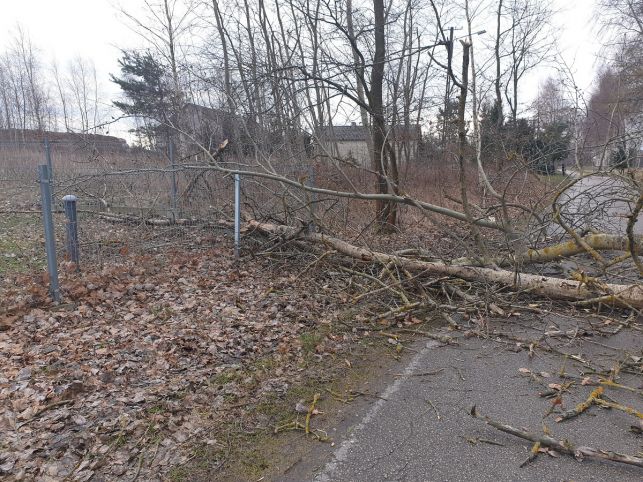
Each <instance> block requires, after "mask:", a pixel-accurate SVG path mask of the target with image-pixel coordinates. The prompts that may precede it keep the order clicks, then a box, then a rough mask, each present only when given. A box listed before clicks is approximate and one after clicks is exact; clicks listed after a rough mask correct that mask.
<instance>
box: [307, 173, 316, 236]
mask: <svg viewBox="0 0 643 482" xmlns="http://www.w3.org/2000/svg"><path fill="white" fill-rule="evenodd" d="M308 187H312V188H314V187H315V166H314V165H313V164H309V165H308ZM316 204H317V193H316V192H314V191H311V192H310V222H309V223H308V232H309V233H314V232H315V205H316Z"/></svg>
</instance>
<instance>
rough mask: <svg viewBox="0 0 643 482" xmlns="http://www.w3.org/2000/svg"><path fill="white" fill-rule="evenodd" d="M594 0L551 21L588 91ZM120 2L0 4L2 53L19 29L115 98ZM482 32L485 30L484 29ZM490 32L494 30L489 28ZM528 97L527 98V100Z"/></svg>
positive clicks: (536, 76) (124, 32) (126, 34)
mask: <svg viewBox="0 0 643 482" xmlns="http://www.w3.org/2000/svg"><path fill="white" fill-rule="evenodd" d="M594 2H595V0H555V4H556V5H557V8H558V10H559V13H558V14H557V15H556V17H555V19H554V22H555V24H556V25H557V28H558V29H559V32H560V38H559V45H558V47H559V50H560V51H561V52H562V53H563V55H564V56H565V59H566V61H567V62H568V63H569V64H573V66H574V70H575V75H576V81H577V83H578V85H579V86H580V87H581V88H583V89H588V88H589V87H590V85H591V83H592V80H593V78H594V72H595V70H596V68H597V66H598V64H597V62H596V54H597V53H598V51H599V47H600V45H601V42H600V39H599V38H598V36H597V33H596V28H595V27H594V23H593V16H594ZM119 3H122V4H123V5H126V6H127V8H128V9H136V8H137V6H138V5H140V4H141V3H142V2H141V0H126V1H125V0H120V2H119V1H118V0H57V1H52V0H2V11H1V14H0V51H2V50H4V47H5V46H6V45H7V43H8V42H9V40H10V38H11V36H12V35H13V33H14V32H15V29H16V26H17V25H18V24H20V25H21V26H22V27H23V28H24V29H25V30H26V31H27V32H28V34H29V35H30V36H31V38H32V40H33V43H34V44H35V45H36V46H37V47H38V48H39V49H40V50H41V51H42V52H43V53H44V59H45V60H53V59H54V58H55V59H57V60H58V61H59V62H61V63H63V64H64V63H66V62H67V61H69V60H70V59H72V58H73V57H75V56H78V55H81V56H83V57H88V58H91V59H93V60H94V62H95V64H96V68H97V70H98V74H99V82H100V83H101V85H102V87H103V89H105V91H106V92H107V93H110V94H112V93H114V94H115V93H116V91H115V87H114V86H113V85H111V83H110V82H109V77H108V74H109V73H115V72H117V71H118V65H117V58H118V56H119V48H122V47H129V46H137V45H139V44H140V39H139V38H138V37H137V35H136V34H134V33H133V32H132V31H131V30H129V28H128V27H127V26H126V25H125V23H124V20H123V19H122V17H121V15H119V14H118V9H117V8H116V7H117V5H118V4H119ZM483 28H484V27H483ZM488 30H489V31H492V30H493V27H492V26H491V28H489V29H488ZM550 72H551V71H548V70H547V69H545V68H539V69H537V71H536V72H534V73H533V74H532V75H531V77H530V78H529V79H528V80H527V83H526V85H525V87H527V89H526V92H530V93H532V96H533V94H535V91H536V90H537V86H538V83H539V81H541V80H543V79H544V78H545V77H546V76H547V75H548V74H549V73H550ZM530 97H531V96H530Z"/></svg>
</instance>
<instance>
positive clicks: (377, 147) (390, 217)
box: [370, 0, 396, 232]
mask: <svg viewBox="0 0 643 482" xmlns="http://www.w3.org/2000/svg"><path fill="white" fill-rule="evenodd" d="M373 11H374V14H375V55H374V57H373V68H372V71H371V89H370V90H371V116H372V119H373V130H372V136H373V152H372V156H373V157H372V159H373V170H374V171H375V172H376V173H377V182H376V189H377V192H378V193H381V194H387V193H388V190H389V188H388V186H389V182H388V179H387V176H388V162H387V154H388V153H387V152H385V148H384V143H385V142H386V138H385V135H386V122H385V119H384V101H383V86H384V63H385V61H386V39H385V34H384V24H385V21H384V0H373ZM395 211H396V207H395V206H394V205H392V203H391V202H388V201H384V200H378V201H377V202H376V204H375V218H376V222H377V225H378V229H379V230H380V231H384V232H386V231H390V230H391V229H393V228H394V226H395ZM390 221H393V223H392V224H391V223H390Z"/></svg>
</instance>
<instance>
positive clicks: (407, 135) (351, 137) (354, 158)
mask: <svg viewBox="0 0 643 482" xmlns="http://www.w3.org/2000/svg"><path fill="white" fill-rule="evenodd" d="M387 136H388V138H389V140H390V142H391V143H392V145H393V148H394V149H395V153H396V155H397V159H398V161H399V162H405V161H415V160H417V158H418V148H419V145H420V140H421V138H422V130H421V128H420V126H419V125H413V126H410V127H408V128H407V127H404V126H393V127H391V128H390V129H389V131H388V132H387ZM317 139H318V142H319V148H318V151H319V153H320V154H321V155H329V156H331V157H336V158H341V159H344V160H346V161H349V162H352V163H354V164H357V165H361V166H368V165H370V162H371V153H370V148H369V145H370V142H371V133H370V130H369V128H368V127H364V126H358V125H356V124H355V123H353V124H351V125H345V126H328V127H324V128H321V129H319V130H318V132H317Z"/></svg>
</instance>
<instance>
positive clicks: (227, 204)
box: [0, 141, 640, 275]
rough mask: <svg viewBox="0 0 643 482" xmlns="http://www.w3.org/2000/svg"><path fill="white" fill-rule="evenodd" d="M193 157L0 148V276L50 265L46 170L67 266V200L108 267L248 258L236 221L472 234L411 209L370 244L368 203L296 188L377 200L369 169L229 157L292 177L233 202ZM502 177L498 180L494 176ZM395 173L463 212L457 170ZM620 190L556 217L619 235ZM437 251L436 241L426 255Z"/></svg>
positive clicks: (410, 239) (428, 237) (446, 246)
mask: <svg viewBox="0 0 643 482" xmlns="http://www.w3.org/2000/svg"><path fill="white" fill-rule="evenodd" d="M191 161H192V158H190V156H184V157H183V158H178V159H175V158H174V150H173V149H171V150H168V152H159V151H151V150H144V149H133V148H127V149H119V148H115V147H114V146H113V145H110V146H99V145H96V144H89V143H84V144H83V143H64V142H55V141H54V142H49V143H46V142H39V141H25V142H3V141H0V192H1V193H2V195H1V196H0V211H1V213H2V216H1V217H0V255H1V256H2V258H0V275H3V274H4V273H8V272H10V271H21V270H22V271H30V270H34V269H44V268H45V267H46V266H47V257H46V256H45V252H46V250H45V247H46V245H47V237H46V236H43V233H44V229H43V220H42V216H41V215H42V213H43V208H44V207H45V206H44V204H45V203H44V202H43V194H42V192H41V187H42V186H41V185H42V182H40V183H39V180H38V174H37V172H38V166H40V165H46V166H48V168H49V169H48V172H49V173H48V176H49V179H47V180H46V181H47V182H48V185H49V188H50V190H51V194H50V196H51V213H52V232H53V240H52V241H51V242H52V243H53V246H54V250H55V252H56V253H57V254H58V258H59V261H63V262H64V261H69V258H70V251H71V250H70V249H69V248H68V247H66V245H65V242H66V234H65V233H66V231H67V227H66V223H67V220H66V219H67V218H66V216H65V214H64V209H63V197H64V196H66V195H73V196H75V197H76V199H77V202H76V203H75V204H76V215H77V219H76V221H75V226H76V227H77V233H78V242H77V245H76V248H77V249H78V251H79V253H80V264H81V265H89V264H100V263H105V262H110V261H115V260H118V259H120V258H122V257H125V256H129V255H131V254H154V253H158V252H161V251H162V250H168V249H173V248H177V247H179V246H181V245H189V246H190V247H195V246H203V247H211V246H212V245H213V243H216V242H217V241H216V238H218V239H220V238H221V237H228V238H229V239H231V240H232V239H234V241H235V242H234V247H235V249H236V251H237V252H238V251H239V248H240V247H241V250H242V253H243V248H244V245H243V243H244V242H245V240H244V237H243V236H241V237H240V238H241V239H239V234H240V229H241V228H240V222H241V220H242V214H243V215H244V216H246V217H250V218H252V219H256V220H259V221H267V222H272V223H276V224H286V225H290V226H296V227H298V228H301V229H302V230H319V231H324V232H328V233H332V234H334V235H338V236H340V237H344V238H346V239H349V240H352V241H353V242H358V243H359V244H362V245H365V246H369V247H374V248H377V247H378V243H380V242H385V243H387V246H386V248H387V249H390V248H395V247H399V248H408V247H417V248H422V249H424V248H426V247H427V245H428V244H430V243H435V241H436V239H437V240H439V243H440V245H439V246H438V247H439V248H440V249H441V250H442V251H445V250H453V251H457V250H460V251H462V252H463V249H464V248H463V246H464V244H463V240H464V239H465V237H466V236H467V234H466V231H465V230H464V228H463V229H461V230H459V228H458V227H457V225H456V224H454V223H449V222H448V220H445V219H444V218H442V219H440V220H439V221H438V222H436V219H435V218H434V217H433V218H432V217H431V216H427V214H426V213H425V212H422V211H421V210H418V209H414V208H412V207H409V206H399V216H400V225H401V231H402V233H403V234H402V235H400V236H398V237H397V238H396V237H392V238H391V237H388V238H385V239H383V238H377V237H370V238H369V237H368V236H365V234H364V233H366V232H368V230H369V228H371V227H372V226H373V220H374V210H373V203H372V202H371V201H366V200H360V199H355V198H350V197H341V196H333V195H325V194H323V193H314V192H310V191H309V190H305V189H300V187H301V186H304V185H305V186H308V187H318V188H327V189H331V190H339V191H345V192H357V191H362V192H372V190H373V186H374V184H375V176H374V174H373V173H372V172H370V171H369V170H368V169H364V168H358V167H351V166H346V165H343V166H340V167H338V166H336V165H334V164H333V163H329V162H326V161H324V160H322V159H318V158H303V159H294V158H291V159H288V160H284V159H264V160H263V161H264V162H260V163H259V162H257V161H256V159H254V160H253V159H247V158H244V159H240V158H234V156H232V155H230V156H228V155H227V154H224V158H223V159H219V160H218V165H219V166H224V167H225V168H227V169H228V170H230V171H246V170H251V171H259V172H265V173H270V174H272V175H277V176H282V177H283V178H287V179H289V180H291V183H285V182H281V181H279V180H275V179H269V178H266V177H258V176H245V177H244V176H241V177H240V179H239V184H238V196H237V197H235V176H234V175H233V174H232V173H225V172H221V171H217V170H214V169H212V168H211V166H208V165H207V164H193V163H191ZM262 169H263V171H262ZM471 169H472V172H471V173H470V174H469V175H468V179H469V183H470V185H469V186H468V187H467V189H468V192H469V193H471V195H472V200H473V202H475V203H478V205H480V206H484V202H485V200H484V198H483V197H482V196H483V194H481V192H482V189H481V188H480V185H479V184H478V183H477V176H476V175H475V166H472V167H471ZM501 175H503V173H502V172H499V173H497V176H501ZM402 176H403V178H404V179H403V186H404V191H405V192H404V194H405V195H408V196H409V197H414V198H416V199H422V200H423V201H428V202H434V203H436V204H440V205H442V206H446V207H451V208H453V209H456V210H460V209H461V206H460V205H459V204H458V201H457V199H456V198H457V196H458V194H457V193H458V190H459V179H458V176H459V174H458V171H457V168H455V166H447V165H432V164H414V165H405V166H402ZM507 177H509V178H511V179H512V180H514V182H515V185H516V186H517V187H516V188H515V189H516V191H515V192H514V191H512V189H513V188H512V187H511V186H510V185H509V184H507V186H508V188H507V190H506V193H507V197H508V198H510V197H511V196H514V197H515V198H516V199H518V198H519V199H520V200H521V202H522V203H524V204H526V205H527V206H528V207H529V208H530V209H533V210H534V211H538V210H539V209H541V208H542V203H543V200H545V201H546V202H549V201H548V200H549V199H551V197H552V194H553V193H555V192H556V190H558V189H559V188H560V187H559V186H554V187H552V186H551V184H545V186H546V187H547V190H542V189H541V188H539V187H538V186H537V185H534V181H533V177H534V176H531V175H528V174H527V173H526V172H525V173H524V175H523V174H522V173H521V174H520V175H518V176H516V175H514V174H512V173H509V174H507ZM494 181H495V180H494ZM292 182H294V183H295V184H297V185H298V186H293V185H292ZM534 186H535V187H534ZM539 189H541V191H542V192H539ZM627 189H628V187H627V186H625V185H623V184H622V183H621V182H620V181H618V180H614V179H612V178H597V179H592V178H590V180H589V181H587V182H585V184H578V185H577V186H576V187H575V188H574V189H571V190H569V191H567V192H566V193H565V194H564V195H562V196H561V197H560V199H559V202H560V203H561V204H562V205H563V213H562V216H563V218H564V219H565V220H566V221H567V224H568V225H569V226H571V227H572V228H574V229H576V230H578V231H579V232H584V231H589V230H593V229H600V230H607V231H612V232H622V231H623V230H624V226H625V224H626V222H627V214H628V213H629V212H630V211H631V209H630V206H629V205H628V203H627V202H626V201H620V203H621V204H618V203H617V202H616V201H615V200H616V199H625V200H627V199H629V198H631V195H630V194H628V192H626V191H627ZM235 200H237V201H238V204H237V209H235ZM494 209H497V208H494ZM493 213H494V211H493V210H492V209H491V208H489V209H487V211H485V212H483V215H485V216H490V219H491V217H492V216H493ZM534 219H536V218H534ZM542 219H543V222H544V223H545V224H546V226H544V225H543V224H542V222H540V221H539V223H540V224H538V223H536V225H535V226H534V227H533V228H532V227H527V228H525V232H527V233H533V234H530V236H532V238H533V239H529V240H526V241H525V242H526V243H527V244H528V245H534V242H536V243H537V242H538V240H539V239H541V237H542V236H541V234H540V233H544V235H545V236H546V237H547V238H548V239H549V240H551V238H552V237H553V238H562V237H563V236H564V235H565V233H564V232H563V230H562V229H561V228H560V227H556V226H555V225H554V224H552V222H551V213H549V214H547V213H545V215H543V217H542ZM444 221H447V222H444ZM639 224H640V222H639ZM235 225H236V237H235ZM637 226H638V225H637ZM543 228H545V229H543ZM638 231H640V229H639V228H637V232H638ZM542 239H545V238H544V237H542ZM534 240H535V241H534ZM239 242H241V243H242V244H241V246H239ZM396 243H397V244H398V246H396ZM464 243H465V244H466V240H465V241H464ZM231 244H232V243H231ZM435 248H436V246H435V245H431V249H435Z"/></svg>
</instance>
